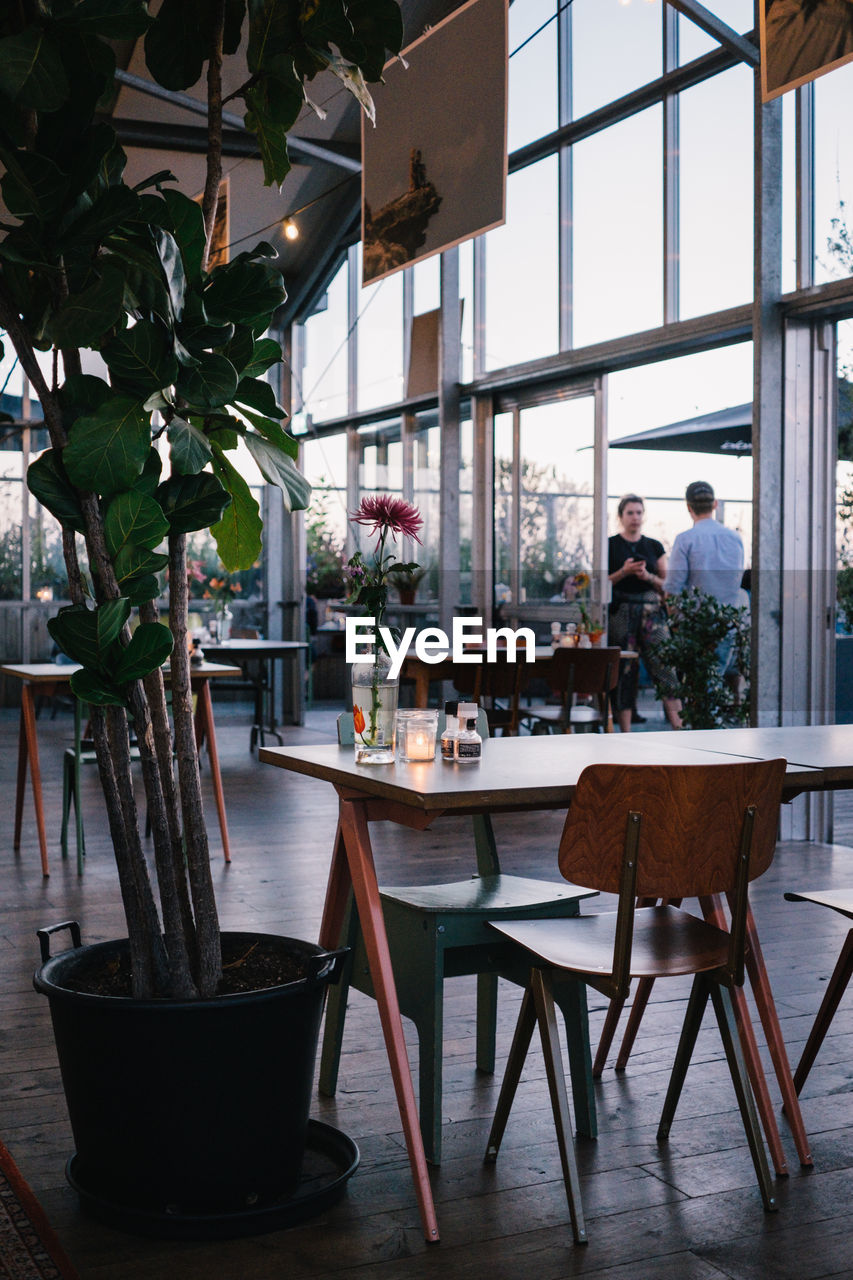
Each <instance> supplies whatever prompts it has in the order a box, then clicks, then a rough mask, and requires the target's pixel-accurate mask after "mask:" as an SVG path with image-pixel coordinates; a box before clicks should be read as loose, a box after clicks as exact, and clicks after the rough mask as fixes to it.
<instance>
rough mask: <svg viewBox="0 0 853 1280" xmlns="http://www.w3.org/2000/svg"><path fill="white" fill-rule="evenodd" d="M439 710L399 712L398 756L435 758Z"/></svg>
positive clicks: (409, 758) (399, 757)
mask: <svg viewBox="0 0 853 1280" xmlns="http://www.w3.org/2000/svg"><path fill="white" fill-rule="evenodd" d="M437 733H438V711H433V710H429V711H427V710H421V709H418V710H413V711H404V712H400V711H398V712H397V758H398V760H404V761H412V762H415V761H424V760H434V759H435V739H436V734H437Z"/></svg>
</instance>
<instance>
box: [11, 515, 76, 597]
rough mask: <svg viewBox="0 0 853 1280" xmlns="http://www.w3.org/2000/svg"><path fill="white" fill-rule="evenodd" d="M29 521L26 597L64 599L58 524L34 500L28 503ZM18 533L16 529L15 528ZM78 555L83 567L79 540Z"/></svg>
mask: <svg viewBox="0 0 853 1280" xmlns="http://www.w3.org/2000/svg"><path fill="white" fill-rule="evenodd" d="M28 510H29V519H30V598H31V599H33V600H65V599H67V598H68V575H67V573H66V572H65V559H64V557H63V554H62V529H61V527H60V524H59V521H58V520H55V519H54V518H53V516H52V515H50V513H49V512H47V511H45V509H44V507H43V506H41V504H40V503H38V502H36V500H35V498H34V497H32V496H31V497H30V499H29V503H28ZM19 530H20V526H19ZM78 552H79V554H80V556H81V563H82V564H83V566H84V568H85V560H84V559H83V556H84V549H83V545H82V539H78Z"/></svg>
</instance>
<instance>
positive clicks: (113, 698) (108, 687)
mask: <svg viewBox="0 0 853 1280" xmlns="http://www.w3.org/2000/svg"><path fill="white" fill-rule="evenodd" d="M71 692H72V693H74V694H76V696H77V697H78V698H79V699H80V701H81V702H88V703H89V704H90V705H91V706H94V707H124V706H126V705H127V704H126V700H125V699H124V698H123V697H122V696H121V691H120V690H119V689H117V688H116V686H115V685H114V684H113V682H112V681H111V680H110V679H109V678H108V677H107V676H104V675H100V674H97V675H96V674H95V672H93V671H75V672H74V674H73V675H72V677H71Z"/></svg>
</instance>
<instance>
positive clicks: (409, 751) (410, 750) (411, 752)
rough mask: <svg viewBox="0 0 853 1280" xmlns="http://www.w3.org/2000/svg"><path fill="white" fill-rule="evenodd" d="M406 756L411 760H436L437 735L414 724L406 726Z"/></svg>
mask: <svg viewBox="0 0 853 1280" xmlns="http://www.w3.org/2000/svg"><path fill="white" fill-rule="evenodd" d="M406 756H407V758H408V759H409V760H434V759H435V735H434V734H432V733H430V732H429V731H428V730H426V729H420V728H417V727H415V726H414V725H411V724H408V725H407V726H406Z"/></svg>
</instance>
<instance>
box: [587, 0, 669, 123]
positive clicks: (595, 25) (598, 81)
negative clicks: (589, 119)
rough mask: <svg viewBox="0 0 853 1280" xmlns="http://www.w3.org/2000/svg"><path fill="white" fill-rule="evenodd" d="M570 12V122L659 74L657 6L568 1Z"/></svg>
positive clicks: (615, 0) (639, 1) (641, 0)
mask: <svg viewBox="0 0 853 1280" xmlns="http://www.w3.org/2000/svg"><path fill="white" fill-rule="evenodd" d="M570 12H571V16H572V100H573V105H572V114H573V117H574V119H575V120H577V119H579V118H580V117H581V116H585V115H587V114H588V113H589V112H590V111H595V109H596V108H597V107H603V106H604V105H605V104H606V103H608V102H612V101H613V99H614V98H621V97H623V96H624V95H625V94H626V93H630V92H631V90H632V89H638V88H639V87H640V85H642V84H647V83H648V81H649V80H656V79H657V77H658V76H659V75H660V74H661V69H662V68H661V59H662V56H663V55H662V42H661V6H660V4H658V3H656V2H654V3H648V0H634V3H633V4H631V3H628V4H625V2H624V0H574V2H573V4H572V6H571V10H570Z"/></svg>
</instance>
